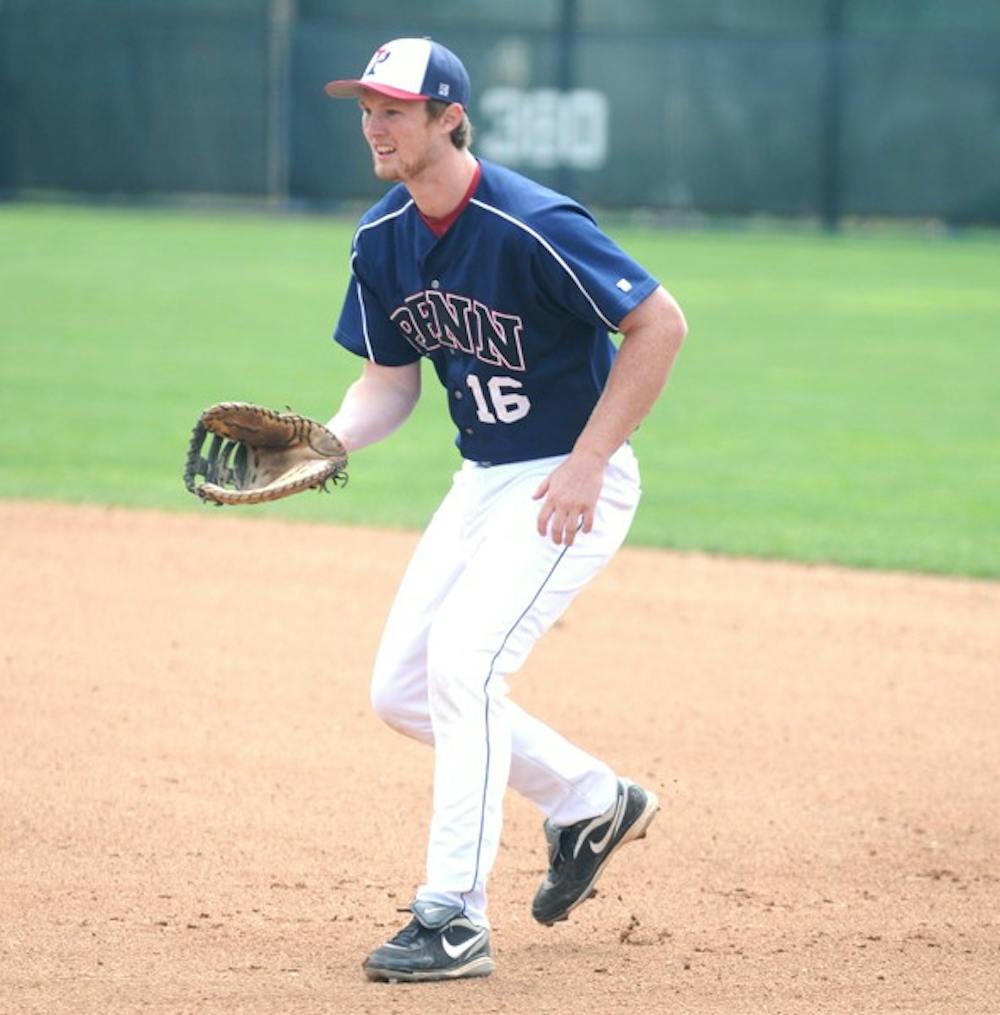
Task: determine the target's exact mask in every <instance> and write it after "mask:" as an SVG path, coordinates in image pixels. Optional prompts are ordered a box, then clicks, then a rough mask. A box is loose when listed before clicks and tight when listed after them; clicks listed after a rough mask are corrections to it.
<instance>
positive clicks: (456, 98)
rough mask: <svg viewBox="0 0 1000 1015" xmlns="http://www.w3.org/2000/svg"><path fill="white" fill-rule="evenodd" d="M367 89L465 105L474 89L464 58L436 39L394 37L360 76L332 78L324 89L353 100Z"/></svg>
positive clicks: (377, 51) (339, 97)
mask: <svg viewBox="0 0 1000 1015" xmlns="http://www.w3.org/2000/svg"><path fill="white" fill-rule="evenodd" d="M366 88H370V89H372V91H376V92H381V93H382V94H383V95H391V96H392V97H393V98H396V99H405V100H408V101H416V100H418V99H438V100H440V101H441V102H458V103H459V104H460V105H462V106H464V107H468V105H469V93H470V92H471V91H472V88H471V86H470V84H469V75H468V73H466V70H465V67H464V66H463V65H462V61H461V60H459V58H458V57H457V56H455V54H454V53H453V52H452V51H451V50H450V49H448V48H447V47H446V46H442V45H441V43H440V42H434V40H433V39H393V40H392V42H387V43H385V45H383V46H379V48H378V49H376V50H375V52H374V53H373V54H372V58H371V60H369V61H368V66H367V67H366V68H365V72H364V74H362V75H361V77H360V78H358V79H357V80H355V79H347V80H344V81H331V82H330V83H329V84H328V85H327V86H326V89H325V91H326V94H327V95H330V96H332V97H333V98H335V99H350V98H357V97H358V96H360V95H361V94H362V92H363V90H364V89H366Z"/></svg>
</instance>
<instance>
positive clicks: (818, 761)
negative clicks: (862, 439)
mask: <svg viewBox="0 0 1000 1015" xmlns="http://www.w3.org/2000/svg"><path fill="white" fill-rule="evenodd" d="M0 532H2V536H0V540H2V543H0V545H2V561H3V568H2V582H0V607H2V616H3V621H2V623H3V636H2V643H0V660H2V669H0V672H2V682H0V736H2V745H3V746H2V754H0V757H2V761H3V774H2V780H0V1012H3V1013H4V1015H7V1013H11V1015H13V1013H18V1015H21V1013H36V1012H37V1013H45V1015H52V1013H61V1012H67V1013H69V1012H73V1013H76V1015H80V1013H108V1012H154V1013H172V1015H173V1013H185V1012H192V1013H193V1012H198V1013H220V1015H221V1013H227V1015H228V1013H234V1012H247V1013H254V1015H256V1013H262V1012H274V1013H292V1012H317V1013H319V1012H323V1013H326V1012H329V1013H334V1012H351V1013H353V1012H366V1013H373V1015H374V1013H379V1015H381V1013H400V1015H405V1013H427V1012H452V1011H455V1012H458V1011H462V1012H511V1013H519V1012H525V1013H527V1012H546V1013H559V1015H562V1013H570V1012H572V1013H574V1015H578V1013H589V1012H601V1013H604V1012H619V1011H620V1012H624V1011H629V1012H660V1011H663V1012H679V1013H713V1015H729V1013H743V1012H747V1013H772V1012H773V1013H778V1012H780V1013H789V1012H796V1013H797V1012H802V1013H815V1012H924V1013H935V1015H937V1013H971V1012H976V1013H982V1015H986V1013H990V1015H995V1013H997V1012H1000V585H998V584H996V583H986V582H965V581H953V580H946V579H935V578H915V577H906V576H900V575H885V574H870V573H854V572H850V571H843V570H837V569H833V568H801V567H794V566H789V565H783V564H769V563H756V562H748V561H726V560H721V559H714V558H709V557H705V556H699V555H680V554H670V553H651V552H640V551H636V550H629V549H627V550H625V551H623V552H622V554H621V555H620V556H619V557H618V558H617V559H616V560H615V561H614V563H613V564H612V565H611V567H610V568H609V569H608V571H607V572H606V573H605V574H604V575H602V576H601V578H600V579H599V580H598V581H597V582H596V583H595V584H594V585H593V586H592V587H591V588H590V589H589V590H588V591H587V592H586V593H585V594H584V595H583V596H582V597H581V599H580V600H579V601H578V602H577V603H576V604H574V606H573V607H572V609H571V610H570V612H569V614H568V615H567V617H566V618H565V620H564V621H562V622H561V623H560V624H559V625H558V626H557V627H556V628H555V629H554V630H553V631H552V632H551V633H550V634H549V635H548V636H547V637H546V638H545V639H544V640H543V641H542V642H541V643H540V645H539V646H538V648H537V650H536V652H535V654H534V655H533V656H532V657H531V659H530V660H529V662H528V665H527V666H526V667H525V669H524V671H523V672H522V673H521V674H520V675H518V676H517V677H515V678H514V680H513V681H512V686H513V694H514V696H515V698H516V699H517V700H518V701H519V702H521V703H522V704H523V705H525V706H526V707H528V708H529V709H531V710H533V711H535V712H537V713H538V714H539V715H541V716H542V717H544V718H547V719H549V720H550V721H552V722H553V723H554V724H555V725H557V726H558V727H559V728H560V729H561V730H562V731H563V732H565V733H566V734H567V735H569V736H571V737H572V738H573V739H576V740H578V741H579V742H581V743H582V744H584V745H586V746H588V747H590V748H591V749H593V750H594V751H595V752H596V753H599V754H601V755H602V756H604V757H605V758H606V759H607V760H608V761H609V762H611V763H612V764H613V765H615V766H616V767H617V768H618V769H619V771H620V772H621V773H622V774H627V775H631V776H634V777H636V778H639V779H642V780H644V781H646V782H648V783H649V784H650V785H651V786H653V787H654V788H656V789H657V791H658V792H659V793H660V794H661V797H662V800H663V802H664V810H663V813H662V814H661V815H660V816H659V817H658V819H657V821H656V822H655V823H654V824H653V826H652V828H651V830H650V834H649V837H648V838H647V839H646V840H645V841H644V842H642V843H639V844H637V845H634V846H630V847H628V849H626V850H624V851H623V853H622V854H621V855H620V857H619V858H617V859H616V860H615V862H614V863H613V864H612V866H611V867H610V868H609V870H608V872H607V874H606V875H605V877H604V879H603V880H602V882H601V892H600V895H599V896H598V897H597V898H596V899H595V900H594V901H592V902H589V903H588V904H587V905H585V906H583V907H582V908H581V909H580V910H578V911H577V913H575V914H574V915H573V917H572V919H571V920H570V922H568V923H566V924H562V925H560V926H558V927H556V928H552V929H548V928H544V927H540V926H538V925H536V924H535V923H534V922H533V921H532V919H531V916H530V913H529V905H530V899H531V896H532V894H533V892H534V890H535V887H536V884H537V881H538V879H539V878H540V876H541V873H542V871H543V868H544V865H545V857H544V845H543V839H542V835H541V826H540V816H539V815H538V814H537V813H536V812H535V811H534V810H533V808H532V807H531V806H530V805H528V804H527V803H526V802H525V801H523V800H521V799H519V798H516V797H514V796H513V795H511V796H510V797H509V798H508V806H507V821H506V825H505V837H504V843H503V846H502V848H501V853H500V858H499V862H498V865H497V869H496V873H495V877H494V880H493V885H492V896H491V899H492V907H491V908H492V915H493V919H494V924H495V929H494V946H495V951H496V954H497V960H498V966H497V971H496V973H495V974H494V975H493V976H492V977H491V978H489V979H487V980H483V981H477V982H471V981H469V982H463V983H454V984H431V985H423V986H386V985H377V984H369V983H367V982H366V981H365V980H364V979H363V977H362V974H361V970H360V962H361V959H362V958H363V957H364V955H365V954H366V953H367V951H368V950H370V949H371V948H372V947H373V946H375V945H377V944H379V943H381V941H382V940H383V939H384V938H385V937H386V936H387V934H389V933H390V932H394V931H395V929H397V927H398V926H399V925H400V921H401V919H402V918H401V916H400V914H398V913H397V912H396V911H395V910H396V907H399V906H405V905H406V903H407V901H408V900H409V898H410V893H411V892H412V890H413V888H414V887H415V885H416V884H417V883H418V882H419V880H420V877H421V874H422V862H423V842H424V835H425V830H426V822H427V818H428V811H429V804H430V789H429V783H430V770H431V754H430V752H429V751H427V750H426V749H425V748H423V747H421V746H420V745H418V744H415V743H412V742H409V741H406V740H404V739H403V738H401V737H399V736H398V735H395V734H393V733H392V732H391V731H389V730H388V729H386V728H384V727H382V726H381V725H380V724H379V722H378V721H377V720H376V719H375V718H374V717H373V715H372V714H371V713H370V711H369V708H368V696H367V678H368V668H369V664H370V662H371V658H372V653H373V650H374V647H375V643H376V639H377V637H378V634H379V630H380V626H381V623H382V620H383V617H384V613H385V610H386V608H387V606H388V603H389V599H390V597H391V595H392V593H393V590H394V587H395V583H396V581H397V579H398V577H399V575H400V573H401V570H402V567H403V565H404V562H405V560H406V558H407V555H408V553H409V551H410V549H411V548H412V546H413V542H414V539H415V537H414V536H413V535H412V534H409V533H393V532H375V531H372V532H368V531H360V530H356V529H355V530H348V529H338V528H334V527H324V526H315V525H305V524H294V525H293V524H286V523H278V522H271V521H260V520H248V519H246V518H241V517H240V516H239V515H238V514H236V513H227V512H224V511H219V512H215V511H212V512H208V511H206V513H205V514H204V515H199V516H195V515H169V514H159V513H153V512H138V511H123V510H117V509H103V508H92V507H91V508H70V507H64V506H55V505H39V504H19V503H0ZM251 660H252V661H251Z"/></svg>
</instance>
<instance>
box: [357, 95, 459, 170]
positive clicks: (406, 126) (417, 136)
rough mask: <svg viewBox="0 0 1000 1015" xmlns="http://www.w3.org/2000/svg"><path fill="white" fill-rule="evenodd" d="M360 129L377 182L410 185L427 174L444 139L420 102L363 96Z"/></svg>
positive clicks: (382, 96)
mask: <svg viewBox="0 0 1000 1015" xmlns="http://www.w3.org/2000/svg"><path fill="white" fill-rule="evenodd" d="M360 106H361V129H362V131H363V132H364V135H365V140H366V141H367V142H368V147H369V148H370V149H371V153H372V163H373V166H374V169H375V175H376V176H377V177H378V178H379V179H380V180H395V181H398V182H401V183H406V182H408V181H412V180H414V179H416V178H418V177H419V176H421V175H422V174H423V173H425V172H426V171H427V168H428V167H429V166H430V165H432V164H433V162H434V160H435V158H436V157H437V155H438V153H439V151H440V147H439V146H440V145H441V143H442V140H444V141H446V142H447V143H449V144H450V141H448V139H447V136H446V135H444V136H443V132H442V131H441V129H440V128H439V127H438V125H437V123H436V122H432V121H430V120H429V118H428V116H427V108H426V106H425V104H424V103H423V102H408V101H405V100H401V99H393V98H391V97H390V96H387V95H380V94H378V92H365V94H364V96H363V97H362V98H361V100H360Z"/></svg>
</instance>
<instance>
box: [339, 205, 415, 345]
mask: <svg viewBox="0 0 1000 1015" xmlns="http://www.w3.org/2000/svg"><path fill="white" fill-rule="evenodd" d="M411 204H413V198H410V200H409V201H407V202H406V204H404V205H403V207H402V208H399V209H397V210H396V211H391V212H389V214H388V215H383V216H382V217H381V218H379V219H375V221H374V222H368V223H367V224H365V225H363V226H359V227H358V230H357V232H356V233H355V234H354V243H353V247H354V250H353V251H352V252H351V274H352V275H354V262H355V261H356V260H357V257H358V237H359V236H360V235H361V234H362V233H363V232H364V231H365V230H366V229H374V227H375V226H380V225H381V224H382V223H383V222H388V221H389V219H394V218H396V217H398V216H399V215H402V214H403V213H404V212H405V211H407V210H408V209H409V207H410V205H411ZM354 277H355V286H356V287H357V290H358V306H360V307H361V332H362V334H363V335H364V338H365V348H366V349H367V350H368V359H369V360H371V362H372V363H374V362H375V350H374V349H372V341H371V338H370V337H369V335H368V313H367V311H366V310H365V297H364V293H363V292H362V290H361V283H360V282H358V281H357V276H356V275H355V276H354Z"/></svg>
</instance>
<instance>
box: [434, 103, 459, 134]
mask: <svg viewBox="0 0 1000 1015" xmlns="http://www.w3.org/2000/svg"><path fill="white" fill-rule="evenodd" d="M462 113H463V110H462V106H461V103H458V102H453V103H452V104H451V105H450V106H449V107H448V108H447V109H446V110H445V111H444V112H443V113H442V114H441V119H440V121H439V122H440V123H441V125H442V126H443V127H444V128H445V131H446V132H447V133H448V134H450V133H451V132H452V131H453V130H454V129H455V128H456V127H457V126H458V125H459V124H460V123H461V122H462Z"/></svg>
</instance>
